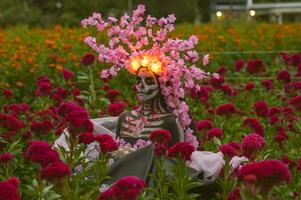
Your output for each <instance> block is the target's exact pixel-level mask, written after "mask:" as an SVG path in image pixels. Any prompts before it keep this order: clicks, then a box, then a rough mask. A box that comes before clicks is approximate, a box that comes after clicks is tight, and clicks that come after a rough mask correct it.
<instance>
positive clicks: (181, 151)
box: [168, 142, 194, 160]
mask: <svg viewBox="0 0 301 200" xmlns="http://www.w3.org/2000/svg"><path fill="white" fill-rule="evenodd" d="M192 152H194V146H192V145H191V144H189V143H187V142H178V143H176V144H175V145H173V146H171V147H170V148H169V149H168V156H170V157H177V158H180V159H184V160H191V154H192Z"/></svg>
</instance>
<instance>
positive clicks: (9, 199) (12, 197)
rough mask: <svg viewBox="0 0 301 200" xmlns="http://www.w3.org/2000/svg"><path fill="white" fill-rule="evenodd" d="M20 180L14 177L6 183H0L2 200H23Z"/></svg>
mask: <svg viewBox="0 0 301 200" xmlns="http://www.w3.org/2000/svg"><path fill="white" fill-rule="evenodd" d="M19 183H20V182H19V179H18V178H16V177H12V178H10V179H8V180H6V181H1V182H0V199H1V200H21V198H20V195H19V191H18V187H19Z"/></svg>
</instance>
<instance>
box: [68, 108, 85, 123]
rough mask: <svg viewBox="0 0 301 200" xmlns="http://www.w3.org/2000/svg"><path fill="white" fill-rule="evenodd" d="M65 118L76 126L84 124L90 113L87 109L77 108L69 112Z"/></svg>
mask: <svg viewBox="0 0 301 200" xmlns="http://www.w3.org/2000/svg"><path fill="white" fill-rule="evenodd" d="M65 119H66V120H67V121H68V122H69V123H71V124H72V125H73V126H75V127H79V126H83V125H85V124H86V123H87V121H89V115H88V113H87V111H85V110H83V109H82V110H75V111H71V112H69V113H68V114H67V115H66V116H65Z"/></svg>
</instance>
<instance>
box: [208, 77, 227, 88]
mask: <svg viewBox="0 0 301 200" xmlns="http://www.w3.org/2000/svg"><path fill="white" fill-rule="evenodd" d="M224 82H225V79H224V77H222V76H220V77H211V78H210V83H211V85H212V86H213V87H220V86H221V85H222V84H223V83H224Z"/></svg>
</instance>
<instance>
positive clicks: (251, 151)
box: [241, 133, 265, 159]
mask: <svg viewBox="0 0 301 200" xmlns="http://www.w3.org/2000/svg"><path fill="white" fill-rule="evenodd" d="M264 145H265V140H264V138H263V137H261V136H260V135H258V134H256V133H252V134H249V135H246V136H245V137H244V138H243V140H242V142H241V150H242V153H243V155H244V156H246V157H248V158H250V159H253V158H254V156H255V155H256V153H257V152H258V151H260V150H261V149H262V148H263V147H264Z"/></svg>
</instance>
